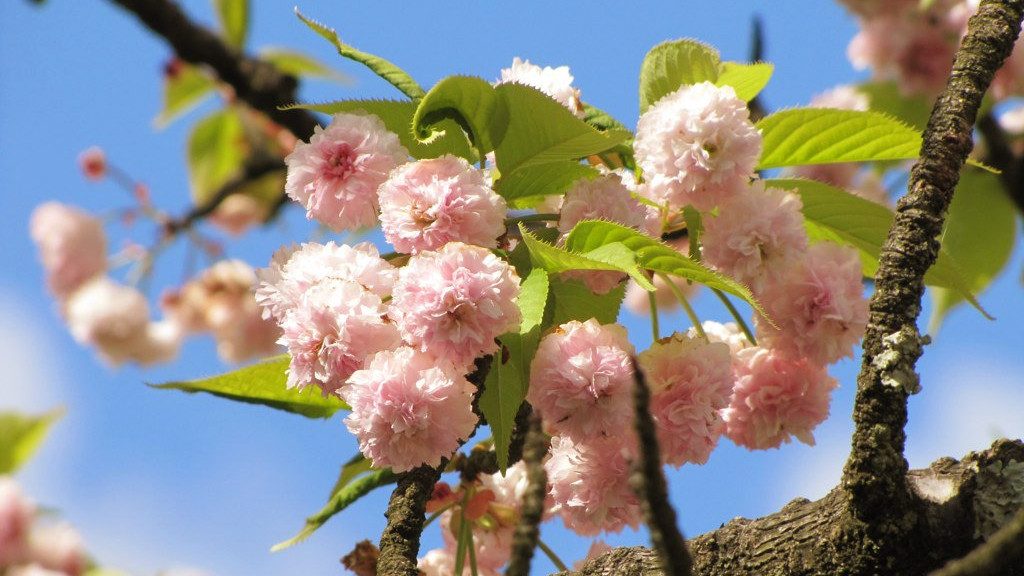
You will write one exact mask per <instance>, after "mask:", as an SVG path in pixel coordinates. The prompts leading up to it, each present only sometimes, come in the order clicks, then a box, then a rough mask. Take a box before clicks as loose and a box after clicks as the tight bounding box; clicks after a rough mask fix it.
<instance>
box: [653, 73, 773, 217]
mask: <svg viewBox="0 0 1024 576" xmlns="http://www.w3.org/2000/svg"><path fill="white" fill-rule="evenodd" d="M633 149H634V150H635V152H636V159H637V163H638V164H639V165H640V167H641V168H642V169H643V171H644V180H645V181H646V183H647V184H646V186H645V187H644V189H643V190H644V192H643V193H644V194H645V195H646V196H647V197H648V198H649V199H650V200H652V201H654V202H655V203H657V204H661V205H665V204H667V205H668V208H669V209H670V210H671V211H672V212H676V211H679V210H681V209H682V208H683V207H685V206H686V205H688V204H689V205H692V206H693V207H694V208H697V209H698V210H711V209H712V208H714V207H715V206H717V205H718V204H720V203H721V202H723V201H724V200H726V199H728V198H729V197H730V196H732V195H734V194H735V193H736V191H737V190H738V189H739V188H741V187H742V185H744V184H746V183H747V181H748V180H749V179H750V178H751V177H752V176H753V175H754V167H755V166H756V165H757V159H758V157H760V155H761V134H760V133H759V132H758V131H757V129H755V128H754V125H753V124H752V123H751V122H750V111H749V110H748V109H747V105H746V103H745V102H743V101H742V100H740V99H739V98H737V97H736V92H735V91H734V90H733V89H732V88H731V87H730V86H723V87H716V86H715V85H714V84H711V83H710V82H702V83H700V84H694V85H688V86H683V87H682V88H680V89H679V90H676V91H675V92H673V93H671V94H669V95H667V96H665V97H664V98H662V99H661V100H659V101H657V102H656V103H655V104H653V105H652V106H651V107H650V108H649V109H648V110H647V111H646V112H644V113H643V115H641V116H640V121H639V123H638V124H637V130H636V140H635V142H634V143H633Z"/></svg>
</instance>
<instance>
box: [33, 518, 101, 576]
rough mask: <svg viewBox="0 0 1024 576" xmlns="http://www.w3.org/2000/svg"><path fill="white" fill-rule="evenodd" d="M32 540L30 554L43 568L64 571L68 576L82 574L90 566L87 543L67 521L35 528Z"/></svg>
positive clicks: (79, 575)
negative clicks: (86, 550)
mask: <svg viewBox="0 0 1024 576" xmlns="http://www.w3.org/2000/svg"><path fill="white" fill-rule="evenodd" d="M30 542H31V543H30V547H31V551H30V552H29V554H30V556H31V557H32V560H33V561H34V562H36V563H37V564H39V565H40V566H42V567H43V568H47V569H50V570H56V571H58V572H63V573H64V574H66V575H67V576H81V575H82V574H84V573H85V569H86V568H87V567H88V563H89V559H88V557H87V555H86V552H85V543H84V542H83V541H82V537H81V536H80V535H79V534H78V532H77V531H76V530H75V529H74V528H72V527H71V525H70V524H68V523H67V522H60V523H57V524H50V525H46V526H42V527H37V528H35V529H33V531H32V534H31V536H30Z"/></svg>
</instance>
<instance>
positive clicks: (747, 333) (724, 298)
mask: <svg viewBox="0 0 1024 576" xmlns="http://www.w3.org/2000/svg"><path fill="white" fill-rule="evenodd" d="M711 291H712V292H714V293H715V296H718V299H719V300H721V301H722V304H725V307H726V308H728V309H729V314H732V317H733V318H735V319H736V323H737V324H739V325H740V330H743V335H744V336H746V337H747V340H748V341H750V344H751V345H753V346H757V340H755V339H754V333H753V332H752V331H751V330H750V326H747V322H746V321H745V320H744V319H743V316H742V315H741V314H740V312H739V310H737V309H736V307H735V306H733V304H732V302H731V301H730V300H729V297H728V296H726V295H725V294H724V293H722V291H721V290H719V289H718V288H712V289H711Z"/></svg>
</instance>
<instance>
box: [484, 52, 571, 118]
mask: <svg viewBox="0 0 1024 576" xmlns="http://www.w3.org/2000/svg"><path fill="white" fill-rule="evenodd" d="M572 81H573V77H572V74H571V73H569V67H568V66H559V67H558V68H551V67H550V66H545V67H543V68H541V67H540V66H537V65H536V64H531V63H530V61H529V60H522V59H520V58H519V57H518V56H517V57H515V58H513V59H512V67H511V68H502V69H501V79H500V80H498V82H496V84H506V83H509V82H514V83H516V84H524V85H526V86H532V87H533V88H536V89H537V90H540V91H541V92H543V93H545V94H547V95H548V96H551V97H552V98H554V99H555V100H557V101H558V102H559V103H560V104H561V105H562V106H565V107H566V108H568V109H569V110H570V111H572V113H573V114H575V115H576V116H577V117H578V118H582V117H583V103H582V102H580V91H579V90H577V89H576V88H574V87H573V85H572Z"/></svg>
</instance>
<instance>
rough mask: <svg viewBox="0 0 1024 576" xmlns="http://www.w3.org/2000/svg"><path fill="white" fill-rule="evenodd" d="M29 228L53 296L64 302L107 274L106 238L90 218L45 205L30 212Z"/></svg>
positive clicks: (68, 208)
mask: <svg viewBox="0 0 1024 576" xmlns="http://www.w3.org/2000/svg"><path fill="white" fill-rule="evenodd" d="M29 228H30V232H31V235H32V240H33V241H35V243H36V246H38V247H39V256H40V258H41V259H42V261H43V268H44V269H45V270H46V285H47V286H48V287H49V288H50V292H53V294H54V296H56V297H58V298H67V297H68V296H70V295H71V293H72V292H74V291H75V290H77V289H78V288H79V287H80V286H82V285H83V284H85V283H86V281H88V280H89V279H91V278H93V277H95V276H98V275H100V274H102V273H104V272H105V271H106V270H107V237H106V235H105V234H104V233H103V223H102V222H101V221H100V220H99V219H98V218H96V217H94V216H92V215H91V214H89V213H87V212H84V211H82V210H79V209H78V208H75V207H73V206H68V205H66V204H60V203H58V202H47V203H45V204H41V205H39V206H37V207H36V209H35V210H34V211H33V212H32V217H31V221H30V224H29Z"/></svg>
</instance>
